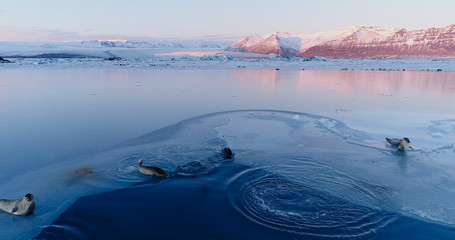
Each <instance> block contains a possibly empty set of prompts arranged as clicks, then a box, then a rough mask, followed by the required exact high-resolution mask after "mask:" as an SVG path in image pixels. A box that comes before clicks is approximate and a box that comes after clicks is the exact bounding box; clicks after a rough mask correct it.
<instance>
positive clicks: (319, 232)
mask: <svg viewBox="0 0 455 240" xmlns="http://www.w3.org/2000/svg"><path fill="white" fill-rule="evenodd" d="M255 175H256V176H257V173H256V174H255ZM247 178H248V177H247ZM249 178H250V179H249V180H248V179H245V177H240V178H239V179H236V180H235V182H234V183H233V184H232V189H231V190H232V191H231V195H230V197H231V202H232V203H233V204H234V207H235V208H236V209H238V210H239V211H240V212H241V213H242V214H243V215H244V216H246V217H247V218H249V219H251V220H252V221H255V222H257V223H259V224H262V225H265V226H267V227H271V228H274V229H278V230H283V231H288V232H292V233H296V234H301V235H306V236H307V237H315V238H337V239H356V238H369V237H372V236H374V235H375V232H376V230H377V229H379V228H381V227H384V226H385V225H387V223H388V222H390V221H391V220H392V218H391V217H390V216H387V214H385V213H380V212H376V211H374V210H372V209H370V208H367V207H363V206H358V205H355V204H352V203H349V202H347V201H345V200H343V199H341V198H338V197H336V196H333V195H330V194H327V193H325V192H323V191H320V190H317V189H313V188H309V187H305V186H303V185H299V184H296V183H292V182H290V181H288V180H286V179H285V178H284V177H281V176H280V175H266V176H262V177H260V178H255V179H254V178H253V179H252V178H251V177H249Z"/></svg>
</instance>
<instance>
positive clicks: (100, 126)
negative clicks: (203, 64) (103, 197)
mask: <svg viewBox="0 0 455 240" xmlns="http://www.w3.org/2000/svg"><path fill="white" fill-rule="evenodd" d="M0 76H1V78H0V113H1V114H0V132H1V133H2V134H1V135H0V152H1V154H2V155H1V159H2V160H1V161H2V169H9V170H8V171H5V170H3V171H2V172H1V174H0V175H1V177H0V178H3V177H5V178H6V177H8V176H11V175H13V174H14V173H15V172H17V171H18V170H19V169H20V167H19V166H18V165H17V164H15V163H16V162H22V163H24V164H28V166H29V168H31V169H34V168H35V169H36V168H39V167H41V166H45V165H47V164H48V163H50V162H59V161H62V160H64V159H66V158H68V157H70V156H72V155H75V154H79V153H87V152H91V151H95V150H98V149H100V148H103V147H106V146H109V145H111V144H114V143H116V142H119V141H121V140H123V139H127V138H131V137H134V136H137V135H140V134H141V133H143V132H146V131H150V130H153V129H158V128H160V127H162V126H166V125H169V124H171V123H174V122H177V121H179V120H182V119H185V118H188V117H192V116H197V115H200V114H205V113H209V112H219V111H226V110H233V109H280V110H292V111H299V112H308V113H317V114H324V115H333V114H334V113H337V112H347V113H350V112H356V111H372V112H381V111H382V112H384V111H385V112H403V111H405V112H414V113H418V114H425V113H436V114H453V113H454V112H455V105H454V104H451V103H453V102H455V94H454V93H455V72H424V71H405V72H403V71H400V72H383V71H284V70H280V71H276V70H248V69H237V70H147V69H87V70H84V69H37V70H34V69H24V70H21V71H18V70H15V69H0Z"/></svg>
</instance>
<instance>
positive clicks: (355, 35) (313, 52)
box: [226, 24, 455, 58]
mask: <svg viewBox="0 0 455 240" xmlns="http://www.w3.org/2000/svg"><path fill="white" fill-rule="evenodd" d="M226 50H228V51H241V52H251V53H275V54H280V55H283V56H300V57H313V56H323V57H351V58H392V57H398V58H426V57H447V58H453V57H455V24H454V25H450V26H447V27H445V28H429V29H423V30H413V31H408V30H406V29H390V28H381V27H349V28H345V29H341V30H338V31H330V32H320V33H313V34H305V33H303V34H296V35H290V34H288V33H281V32H277V33H273V34H270V35H267V36H260V35H257V34H256V35H252V36H249V37H247V38H245V39H242V40H240V41H238V42H236V43H234V44H233V45H231V46H230V47H228V48H227V49H226Z"/></svg>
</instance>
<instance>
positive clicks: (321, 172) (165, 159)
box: [0, 59, 455, 239]
mask: <svg viewBox="0 0 455 240" xmlns="http://www.w3.org/2000/svg"><path fill="white" fill-rule="evenodd" d="M33 61H42V62H43V63H42V64H34V65H32V64H30V65H28V64H29V63H31V62H33ZM78 61H80V62H78ZM181 61H188V62H186V63H195V64H199V63H200V62H204V61H199V60H196V61H190V60H183V59H182V60H181ZM331 61H335V60H329V61H327V62H329V63H327V62H319V63H317V64H319V66H325V67H327V66H330V64H336V62H331ZM340 61H341V60H340ZM346 61H348V62H349V64H360V65H361V64H365V65H367V66H370V67H371V66H372V65H371V64H376V63H378V64H383V63H387V64H390V65H393V64H394V63H396V62H395V60H388V61H382V60H377V61H374V60H366V61H364V62H362V61H354V60H346ZM420 61H421V60H416V61H415V62H413V61H403V62H400V63H405V64H411V65H412V64H416V66H430V65H425V64H428V63H429V64H432V63H435V64H436V63H437V64H445V63H447V64H449V63H451V61H447V62H445V61H429V60H425V61H424V60H422V61H421V62H420ZM205 62H208V63H207V64H208V65H210V64H213V65H210V66H213V67H215V66H217V65H215V63H211V62H210V61H205ZM228 62H229V64H230V62H234V63H233V64H238V63H239V62H241V61H238V62H236V61H235V60H234V61H228ZM243 62H247V63H249V64H251V66H257V67H258V68H259V67H262V68H263V67H264V66H272V64H275V62H277V64H283V66H285V64H286V63H290V64H291V65H290V66H297V65H292V64H294V62H292V61H290V62H284V61H269V60H267V61H265V60H261V61H256V60H255V61H251V62H249V61H243ZM365 62H366V63H365ZM158 63H160V64H161V63H163V64H172V60H170V59H169V60H166V61H159V60H157V59H138V60H130V59H129V60H121V61H118V62H106V61H103V60H96V59H95V60H93V59H67V60H61V59H58V60H55V59H54V60H52V61H51V60H47V59H23V60H19V61H16V63H14V64H12V65H9V64H2V65H0V71H1V72H2V75H1V76H2V78H1V79H0V80H1V82H0V92H1V93H2V94H1V95H0V99H1V101H0V110H1V111H2V114H1V115H0V121H1V122H0V128H1V130H2V132H6V133H8V134H7V135H3V137H2V138H1V139H0V140H1V141H2V144H1V145H2V146H1V147H2V151H1V153H2V154H3V155H2V156H5V157H3V158H2V161H1V164H2V165H1V166H2V169H3V170H2V176H0V178H2V181H1V183H0V196H1V197H2V198H17V197H20V196H22V195H23V194H24V193H25V192H32V193H33V194H34V195H35V196H36V201H37V208H36V213H35V214H33V215H32V216H30V217H27V218H20V217H17V216H10V215H9V214H0V221H1V222H2V223H3V224H4V226H5V227H4V228H2V229H0V238H2V239H8V238H10V239H16V238H17V237H18V238H22V239H27V238H30V237H33V236H35V235H36V234H37V233H39V231H40V230H41V229H42V228H45V227H47V226H49V225H50V224H51V223H52V222H53V221H54V220H55V219H56V218H57V217H58V216H59V215H60V214H61V213H62V212H64V211H65V210H66V209H67V208H68V207H69V206H70V205H71V204H72V203H73V202H74V201H75V200H76V199H78V198H79V197H81V196H85V195H88V194H94V193H100V192H105V191H109V190H115V189H119V188H123V187H131V186H132V185H134V184H137V183H139V182H143V181H145V180H147V178H144V176H142V175H141V174H139V173H138V171H137V168H136V164H137V160H138V158H144V159H145V161H146V162H148V163H154V164H156V165H158V166H160V167H162V168H163V169H165V170H166V171H169V172H171V173H172V174H174V175H173V176H175V175H183V176H191V177H193V178H197V177H198V176H206V175H210V173H214V172H216V171H218V170H219V169H220V168H222V167H223V162H222V159H221V155H220V154H219V149H220V148H221V146H224V145H228V146H230V147H231V148H232V149H233V150H234V152H235V153H236V155H235V159H234V163H235V164H239V165H240V164H241V165H242V166H245V167H246V168H247V169H248V170H246V171H242V172H238V173H237V174H236V175H235V176H234V177H232V178H230V179H222V180H218V181H219V182H220V187H226V188H228V189H229V192H230V193H231V194H232V196H231V197H232V205H233V206H234V207H235V208H236V210H237V211H238V212H239V213H240V214H242V215H243V216H245V217H246V218H248V219H250V220H252V221H254V222H257V223H259V224H261V225H265V226H267V227H270V228H273V229H276V228H278V229H283V228H284V229H286V230H290V231H293V232H297V233H298V234H312V236H320V235H321V234H325V233H323V232H318V231H317V230H315V229H314V228H310V230H314V231H311V233H308V232H305V231H302V228H300V227H299V226H296V224H293V223H297V224H302V225H305V224H308V222H305V221H306V219H307V217H309V216H310V217H313V219H314V223H315V224H320V225H316V227H317V226H327V227H333V226H334V225H333V224H334V222H333V221H332V220H333V219H331V218H328V217H327V216H330V215H331V214H335V215H336V214H338V213H341V214H343V213H346V212H348V211H350V210H352V211H353V214H352V215H349V216H348V215H336V216H347V218H345V220H346V222H350V223H353V225H354V226H358V225H359V224H360V223H365V222H367V223H370V225H367V226H368V227H367V228H365V229H366V230H365V232H362V231H360V232H356V231H352V229H351V230H348V229H347V228H345V227H341V228H336V231H335V233H336V234H344V235H346V236H373V235H374V232H375V231H376V232H381V229H383V228H384V227H386V226H387V225H389V224H390V221H392V222H393V217H394V216H398V215H405V216H408V217H411V218H414V219H418V220H422V221H428V222H432V223H435V224H443V225H447V226H452V227H453V226H454V225H455V223H454V222H455V221H454V216H455V213H454V209H455V206H454V203H453V199H454V192H455V191H454V189H455V186H454V183H455V181H454V176H455V174H454V171H455V164H454V162H453V159H454V155H455V116H454V115H453V112H454V110H455V109H454V105H452V104H448V103H451V102H453V100H454V97H453V96H454V95H453V91H454V90H453V89H454V85H453V74H454V73H452V72H426V71H425V72H422V71H406V72H402V71H400V72H397V71H394V72H391V71H387V72H385V71H374V72H373V71H275V70H269V71H265V70H248V69H246V70H245V69H237V70H200V69H201V68H202V65H197V66H195V67H194V68H195V69H196V70H181V69H178V68H179V67H181V68H183V67H184V66H185V64H184V62H180V63H176V66H171V67H169V68H170V69H173V70H176V71H168V70H164V71H163V70H160V71H155V68H153V67H150V66H148V65H147V64H158ZM297 63H298V64H302V62H295V64H297ZM20 64H24V65H20ZM74 64H76V65H77V64H80V65H78V66H79V67H80V68H78V67H77V66H76V67H75V65H74ZM119 64H131V65H129V66H130V67H132V68H129V67H126V66H125V67H124V66H119ZM217 64H219V61H218V63H217ZM223 64H224V62H223ZM254 64H258V65H254ZM325 64H329V65H325ZM419 64H422V65H419ZM87 66H88V68H87ZM133 66H134V67H137V68H134V69H133ZM188 66H190V67H191V65H188ZM226 66H227V65H222V66H220V67H219V68H225V67H226ZM280 66H281V65H280ZM334 66H335V65H334ZM435 66H436V65H435ZM440 66H441V65H438V67H440ZM54 68H63V69H62V70H56V69H54ZM68 68H70V69H68ZM98 68H101V69H98ZM157 68H159V67H157ZM163 69H166V68H165V67H163ZM18 70H21V71H18ZM24 70H25V71H24ZM12 73H14V74H12ZM68 76H71V78H70V77H68ZM93 76H95V77H94V78H91V77H93ZM182 76H184V77H182ZM53 78H55V79H53ZM47 79H53V80H52V81H51V80H47ZM175 79H179V80H178V81H177V80H175ZM158 86H159V87H158ZM201 86H204V87H201ZM251 89H254V90H255V91H254V93H252V91H251ZM283 96H286V97H283ZM321 96H324V97H323V98H322V97H321ZM171 98H172V99H175V100H174V101H172V100H171ZM55 99H58V101H55ZM165 100H166V101H165ZM163 101H165V102H166V104H164V105H163V106H162V105H160V104H157V103H162V102H163ZM31 103H33V104H31ZM247 107H249V108H260V109H271V108H273V109H303V110H301V111H290V112H285V111H273V110H262V111H257V110H251V111H232V112H221V113H214V114H209V115H204V116H200V117H195V118H192V119H188V120H186V121H183V122H180V123H178V124H175V125H170V126H169V127H167V128H162V129H160V130H158V131H155V132H153V133H150V134H146V135H144V136H141V137H138V138H135V139H132V140H129V141H125V142H122V143H121V144H118V145H115V146H113V147H111V148H109V149H107V150H103V151H95V150H99V149H100V148H103V149H104V147H105V146H104V145H102V144H100V145H96V144H98V142H101V141H108V142H109V141H110V142H109V143H110V144H114V143H115V142H117V140H116V141H114V142H112V141H113V140H112V139H118V135H115V134H113V132H115V133H119V132H128V133H129V135H128V134H125V133H124V135H122V136H123V138H120V139H125V138H130V137H133V136H137V135H140V134H142V133H145V132H147V131H148V129H156V128H158V127H162V126H163V125H167V124H171V123H173V122H175V121H177V120H181V119H185V118H189V117H191V116H194V115H200V114H203V113H204V112H216V111H225V110H229V109H239V108H247ZM100 109H101V111H100ZM57 110H58V111H57ZM56 112H58V114H56ZM306 112H310V113H314V114H308V113H306ZM3 113H5V114H3ZM145 113H148V114H145ZM316 113H317V114H316ZM149 115H150V116H149ZM163 116H166V118H165V117H163ZM169 116H172V117H169ZM163 118H164V119H165V120H163ZM113 123H115V124H113ZM98 124H99V125H102V127H100V126H98ZM111 124H112V126H108V125H111ZM137 125H142V126H141V127H139V126H137ZM125 126H126V127H125ZM18 128H19V129H20V130H21V131H19V132H14V131H13V129H16V130H17V129H18ZM55 130H58V131H55ZM76 133H77V134H76ZM78 134H79V135H78ZM65 135H68V136H66V137H67V138H73V137H72V136H76V138H75V139H72V141H67V140H66V141H65V138H64V137H65ZM98 135H100V136H98ZM5 136H6V137H5ZM87 136H88V137H87ZM125 136H128V137H125ZM385 137H409V138H410V140H411V146H413V147H414V149H415V150H414V151H407V152H405V153H400V154H396V153H395V149H393V148H391V147H390V146H388V145H387V144H386V143H385V139H384V138H385ZM106 139H107V140H106ZM57 141H58V142H57ZM60 142H61V143H60ZM14 143H19V146H18V145H17V144H16V145H15V144H14ZM31 143H33V144H34V145H33V144H32V146H35V148H36V149H39V150H40V151H39V152H38V154H37V151H36V149H31V148H29V146H30V144H31ZM84 144H91V145H95V146H92V147H91V148H90V151H79V152H78V151H77V149H76V150H75V149H73V148H79V147H81V148H82V146H83V145H84ZM62 152H67V154H65V156H66V157H65V158H58V157H57V158H53V156H52V155H53V154H55V155H58V156H61V155H62ZM5 153H10V154H5ZM74 153H78V154H74ZM32 154H33V155H39V156H36V158H34V157H35V156H31V155H32ZM17 156H20V157H17ZM11 159H14V161H12V160H11ZM5 176H6V177H5ZM168 180H170V181H172V180H173V179H172V178H171V179H168ZM274 189H278V190H277V191H274ZM293 189H297V191H298V193H297V194H294V190H293ZM239 196H243V198H239ZM305 197H308V201H309V202H313V203H314V206H315V207H314V208H309V209H308V208H305V207H306V206H304V205H302V202H301V199H302V198H305ZM327 199H328V200H327ZM327 205H335V206H339V207H340V208H339V209H340V212H335V211H333V209H330V208H329V207H327ZM305 209H306V210H307V212H306V214H307V215H305V214H302V211H303V210H305ZM329 213H330V214H329ZM369 216H371V217H369ZM360 218H362V220H360V221H358V220H359V219H360ZM318 221H319V222H318ZM323 224H327V225H323ZM283 226H284V227H283ZM310 227H311V226H310ZM306 229H308V228H306ZM362 234H364V235H362Z"/></svg>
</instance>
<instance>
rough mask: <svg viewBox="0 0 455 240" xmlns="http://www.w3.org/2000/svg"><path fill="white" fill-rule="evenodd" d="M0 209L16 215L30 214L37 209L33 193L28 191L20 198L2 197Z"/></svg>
mask: <svg viewBox="0 0 455 240" xmlns="http://www.w3.org/2000/svg"><path fill="white" fill-rule="evenodd" d="M0 209H1V210H3V211H5V212H7V213H12V214H14V215H23V216H28V215H30V214H32V213H33V211H34V210H35V200H34V197H33V194H31V193H27V194H25V197H23V198H19V199H0Z"/></svg>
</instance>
